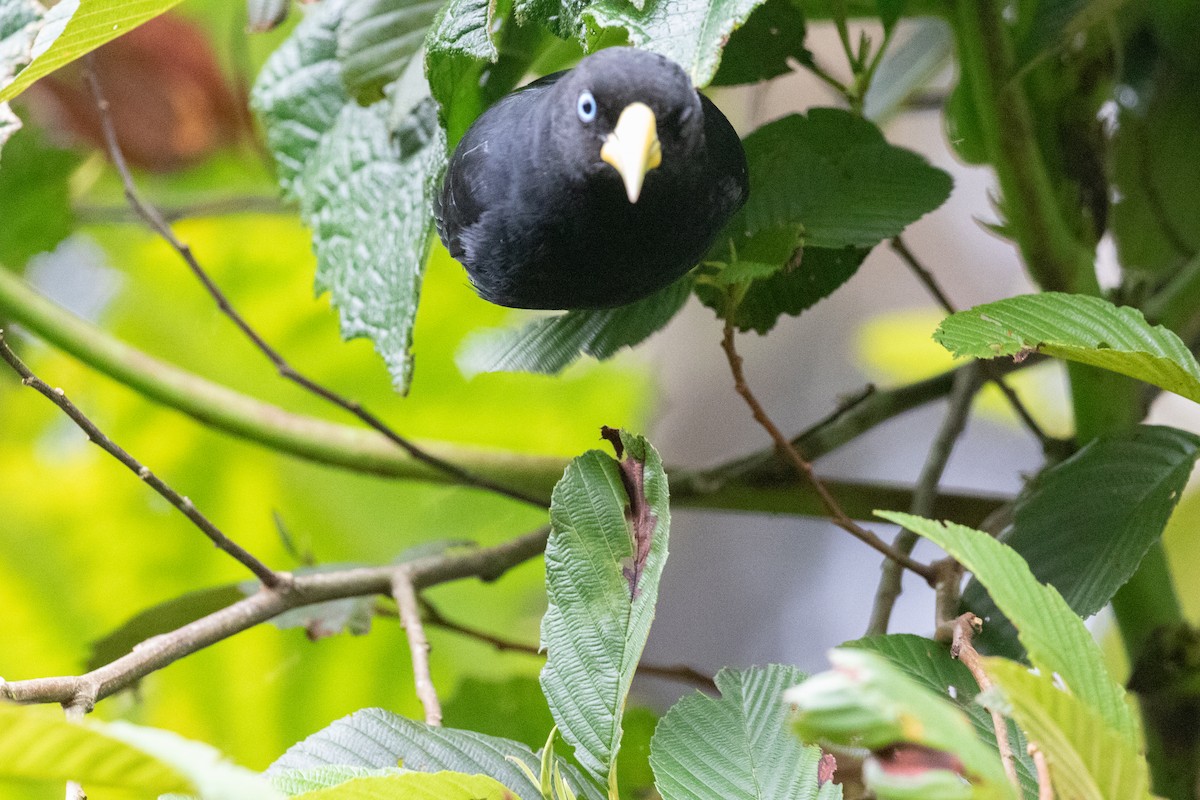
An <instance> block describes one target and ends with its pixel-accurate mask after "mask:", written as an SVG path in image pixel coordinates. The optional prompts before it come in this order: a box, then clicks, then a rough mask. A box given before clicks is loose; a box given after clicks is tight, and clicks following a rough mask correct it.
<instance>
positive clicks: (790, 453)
mask: <svg viewBox="0 0 1200 800" xmlns="http://www.w3.org/2000/svg"><path fill="white" fill-rule="evenodd" d="M721 348H722V349H723V350H724V351H725V357H726V360H727V361H728V362H729V370H730V372H731V373H733V387H734V389H735V390H736V391H737V393H738V394H740V395H741V396H742V399H743V400H745V401H746V405H747V406H749V407H750V413H751V414H752V415H753V416H754V419H755V421H756V422H758V424H759V425H761V426H762V428H763V429H764V430H765V431H766V432H767V435H769V436H770V437H771V440H772V441H774V442H775V446H776V447H777V448H778V449H779V453H780V455H782V456H783V457H784V458H786V459H787V460H788V461H789V462H791V464H792V466H793V467H795V469H796V472H797V473H798V474H799V475H800V477H801V479H802V480H803V479H807V480H808V482H809V483H810V484H811V485H812V487H813V489H814V490H816V492H817V496H818V497H820V499H821V504H822V505H823V506H824V507H825V510H826V511H827V512H828V513H829V516H830V521H831V522H833V524H835V525H837V526H838V527H839V528H841V529H842V530H844V531H846V532H847V533H849V534H850V535H851V536H853V537H855V538H856V539H858V540H859V541H861V542H863V543H864V544H866V545H867V546H869V547H872V548H874V549H875V550H877V551H879V552H880V553H882V554H883V555H885V556H887V557H888V558H890V559H892V560H893V561H896V562H898V563H899V564H901V565H902V566H904V567H905V568H906V569H909V570H912V571H913V572H915V573H917V574H918V575H920V576H921V577H923V578H925V580H926V581H928V582H929V583H930V585H932V584H933V579H934V577H935V573H934V571H933V570H932V569H931V568H930V567H929V566H928V565H927V564H921V563H919V562H917V561H914V560H913V559H912V558H910V557H909V556H908V555H906V554H905V553H901V552H899V551H897V550H896V549H895V548H893V547H892V546H891V545H889V544H888V543H887V542H885V541H883V540H882V539H880V538H879V537H878V536H876V535H875V534H874V533H872V532H871V531H869V530H867V529H866V528H864V527H862V526H861V525H859V524H858V523H857V522H855V521H854V520H853V519H851V518H850V517H849V516H848V515H847V514H846V512H845V510H844V509H843V508H842V506H841V505H840V504H839V503H838V501H837V499H836V498H834V496H833V495H832V494H831V493H830V491H829V488H828V487H827V486H826V485H825V484H824V483H823V482H822V481H821V479H820V478H819V477H818V476H817V473H816V471H814V470H813V467H812V464H810V463H809V462H808V461H807V460H805V458H804V456H803V455H801V453H800V451H799V450H798V449H796V446H795V445H794V444H792V443H791V442H790V441H788V439H787V437H786V436H784V435H783V433H782V432H781V431H780V430H779V428H778V427H777V426H776V425H775V423H774V422H773V421H772V420H771V418H770V417H769V416H768V415H767V412H766V410H765V409H764V408H763V407H762V404H761V403H759V402H758V398H757V397H755V396H754V392H752V391H751V389H750V386H749V384H747V383H746V375H745V372H744V371H743V369H742V357H741V356H740V355H738V352H737V346H736V343H735V342H734V330H733V324H732V323H731V322H729V321H728V320H726V321H725V335H724V336H723V337H722V339H721Z"/></svg>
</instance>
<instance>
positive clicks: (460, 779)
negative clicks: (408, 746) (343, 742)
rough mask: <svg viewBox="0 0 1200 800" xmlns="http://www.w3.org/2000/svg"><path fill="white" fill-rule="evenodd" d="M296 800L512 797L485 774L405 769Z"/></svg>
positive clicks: (479, 799) (509, 799) (482, 799)
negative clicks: (397, 772)
mask: <svg viewBox="0 0 1200 800" xmlns="http://www.w3.org/2000/svg"><path fill="white" fill-rule="evenodd" d="M295 797H296V798H297V800H395V798H400V797H402V798H404V800H516V798H515V797H514V796H513V794H512V792H510V791H509V790H508V789H507V788H505V787H504V786H503V785H502V784H500V783H499V782H497V781H496V780H494V779H493V778H489V777H488V776H486V775H463V774H461V773H457V772H434V773H422V772H406V773H403V774H400V775H375V776H370V777H364V778H354V779H353V780H350V781H347V782H346V783H342V784H338V785H337V786H333V787H330V788H328V789H317V790H316V791H311V792H305V793H304V794H299V795H295Z"/></svg>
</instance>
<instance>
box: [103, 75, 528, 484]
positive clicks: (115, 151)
mask: <svg viewBox="0 0 1200 800" xmlns="http://www.w3.org/2000/svg"><path fill="white" fill-rule="evenodd" d="M83 74H84V77H85V78H86V79H87V83H88V86H89V88H90V89H91V93H92V97H93V98H94V99H95V102H96V108H97V109H98V111H99V114H100V125H101V129H102V130H103V132H104V141H105V143H106V145H107V148H108V154H109V157H110V158H111V159H112V162H113V166H114V167H116V169H117V172H118V173H119V174H120V176H121V182H122V184H123V185H124V187H125V199H126V200H128V201H129V205H130V206H131V207H132V208H133V210H134V211H135V212H136V213H137V215H138V216H139V217H141V218H142V219H143V220H144V221H145V223H146V224H147V225H148V226H149V227H150V229H151V230H153V231H154V232H155V233H157V234H158V235H159V236H160V237H162V239H163V240H165V241H166V242H167V243H168V244H169V245H171V247H172V248H173V249H174V250H175V251H176V253H178V254H179V257H180V258H181V259H183V261H184V263H186V264H187V266H188V268H189V269H190V270H191V271H192V273H193V274H194V275H195V276H196V278H197V279H198V280H199V281H200V283H201V284H203V286H204V288H205V289H206V290H207V291H208V293H209V295H210V296H211V297H212V298H213V300H214V301H215V302H216V304H217V308H219V309H220V311H221V313H223V314H224V315H225V316H226V317H228V318H229V319H230V320H231V321H232V322H233V324H234V325H236V326H237V328H238V329H239V330H240V331H241V332H242V333H243V334H244V335H245V336H246V338H247V339H249V340H250V341H251V342H252V343H253V344H254V346H255V347H256V348H258V350H259V352H261V353H262V354H263V355H264V356H266V357H267V359H268V360H269V361H270V362H271V364H272V365H274V367H275V369H276V371H277V372H278V373H279V374H280V375H281V376H282V377H284V378H286V379H287V380H290V381H292V382H293V383H296V384H298V385H300V386H302V387H304V388H305V389H307V390H308V391H309V392H311V393H313V394H315V395H317V396H318V397H321V398H323V399H324V400H326V401H328V402H330V403H333V404H334V405H336V406H338V407H340V408H342V409H344V410H346V411H348V412H350V413H351V414H353V415H354V416H356V417H358V418H359V419H360V420H362V421H363V422H364V423H366V424H367V425H369V426H370V427H372V428H374V429H375V430H376V431H378V432H379V433H381V434H383V435H384V436H386V437H387V438H388V439H389V440H391V442H392V443H393V444H395V445H397V446H398V447H400V448H402V449H404V450H405V451H406V452H407V453H408V454H409V455H411V456H412V457H413V458H415V459H416V460H418V461H421V462H423V463H425V464H428V465H429V466H431V467H433V468H435V469H437V470H440V471H441V472H444V473H446V474H448V475H450V476H452V477H453V478H455V480H457V481H458V482H459V483H462V484H465V485H467V486H474V487H476V488H479V489H486V490H488V491H491V492H495V493H496V494H499V495H503V496H504V497H508V498H511V499H513V500H520V501H521V502H523V503H528V504H529V505H532V506H536V507H538V508H545V507H547V506H548V505H549V501H548V500H546V499H545V498H541V497H534V496H533V495H530V494H526V493H525V492H522V491H520V490H518V489H513V488H511V487H508V486H504V485H503V484H500V483H497V482H495V481H492V480H489V479H487V478H483V477H480V476H478V475H475V474H473V473H471V472H468V471H467V470H465V469H463V468H461V467H459V466H457V465H455V464H451V463H450V462H448V461H444V460H442V459H440V458H438V457H437V456H435V455H433V454H432V453H429V452H427V451H425V450H424V449H422V448H421V447H418V446H417V445H416V444H414V443H413V442H411V441H409V440H408V439H407V438H405V437H403V436H401V435H400V434H399V433H397V432H396V431H395V430H393V429H392V428H391V427H390V426H388V425H387V424H386V423H384V422H383V420H381V419H379V418H378V417H376V416H375V415H374V414H373V413H371V412H370V411H368V410H367V409H366V408H364V407H363V405H362V404H361V403H359V402H358V401H357V400H351V399H349V398H346V397H343V396H342V395H340V394H338V393H337V392H334V391H333V390H332V389H329V388H327V387H325V386H323V385H321V384H319V383H317V382H316V381H314V380H312V379H311V378H309V377H307V376H305V375H303V374H301V373H300V372H297V371H296V369H295V368H293V367H292V366H291V364H289V363H288V362H287V361H286V360H285V359H284V358H283V356H281V355H280V354H279V353H278V351H276V350H275V348H273V347H271V345H269V344H267V342H266V340H264V339H263V338H262V337H261V336H259V334H258V332H257V331H255V330H254V329H253V328H252V327H250V324H249V323H248V322H246V320H245V318H244V317H242V315H241V314H240V313H238V311H237V310H236V309H235V308H234V307H233V305H232V304H231V303H230V302H229V299H228V298H227V297H226V296H225V294H224V293H223V292H222V291H221V290H220V288H218V287H217V285H216V283H214V282H213V280H212V278H210V277H209V275H208V273H207V272H205V270H204V268H203V267H201V266H200V262H199V261H197V260H196V257H195V255H194V254H193V253H192V250H191V248H190V247H189V246H188V245H187V244H185V243H184V242H182V241H180V240H179V238H178V237H177V236H176V235H175V232H174V231H173V230H171V226H170V225H168V224H167V222H166V220H164V219H163V216H162V214H161V213H160V212H159V211H158V209H156V208H155V207H154V206H152V205H150V204H149V203H147V202H146V201H144V200H143V199H142V197H141V194H140V193H139V192H138V189H137V185H136V184H135V183H134V181H133V173H132V172H130V170H129V165H128V163H127V162H126V161H125V155H124V153H123V152H122V151H121V146H120V144H119V142H118V141H117V132H116V128H115V126H114V125H113V121H112V115H111V114H110V113H109V106H108V101H107V100H106V99H105V97H104V93H103V91H101V88H100V82H99V80H98V79H97V77H96V72H95V70H94V69H93V63H92V58H91V56H90V55H89V56H85V57H84V59H83Z"/></svg>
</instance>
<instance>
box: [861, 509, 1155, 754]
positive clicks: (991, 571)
mask: <svg viewBox="0 0 1200 800" xmlns="http://www.w3.org/2000/svg"><path fill="white" fill-rule="evenodd" d="M876 513H877V514H878V516H880V517H882V518H883V519H886V520H888V521H890V522H894V523H896V524H897V525H902V526H904V527H905V528H908V529H909V530H910V531H912V532H914V533H917V534H920V535H921V536H924V537H925V538H927V539H929V540H930V541H932V542H933V543H934V544H936V545H937V546H938V547H940V548H942V549H943V550H945V551H946V552H947V553H949V554H950V555H951V556H953V557H954V558H955V559H957V560H958V562H959V563H961V564H962V565H963V566H964V567H966V568H967V569H968V570H970V571H971V572H973V573H974V574H975V577H976V579H978V580H979V582H980V583H982V584H983V585H984V586H985V587H986V588H987V590H988V592H990V593H991V596H992V600H993V601H995V603H996V606H997V607H998V608H999V609H1000V610H1001V611H1003V612H1004V613H1005V614H1006V615H1007V616H1008V618H1009V619H1010V620H1012V621H1013V623H1014V624H1015V625H1016V626H1017V631H1018V633H1019V635H1020V637H1021V643H1022V644H1023V645H1025V649H1026V651H1027V652H1028V653H1029V660H1030V661H1031V662H1032V663H1033V665H1034V666H1035V667H1037V668H1039V669H1040V670H1042V671H1043V672H1044V673H1046V674H1048V675H1052V674H1058V675H1059V676H1060V677H1061V678H1062V680H1063V682H1064V683H1065V684H1066V686H1067V687H1068V688H1069V689H1070V691H1071V692H1073V693H1074V694H1075V695H1076V696H1077V697H1079V699H1080V700H1082V701H1083V702H1084V703H1086V704H1087V705H1089V706H1091V707H1092V708H1094V709H1096V711H1097V712H1098V713H1099V715H1100V716H1101V718H1102V719H1103V720H1104V722H1105V723H1106V724H1107V725H1108V726H1109V727H1111V728H1112V729H1113V730H1115V731H1116V732H1117V733H1118V734H1120V735H1121V736H1122V737H1124V738H1125V740H1126V741H1128V742H1130V743H1132V744H1136V743H1137V740H1138V729H1137V723H1136V721H1135V720H1134V717H1133V715H1132V713H1131V711H1130V707H1129V702H1128V699H1127V697H1126V695H1125V690H1124V689H1122V688H1121V686H1120V685H1119V684H1117V683H1116V682H1114V681H1113V679H1112V676H1111V675H1109V672H1108V668H1107V667H1106V666H1105V664H1104V657H1103V655H1102V654H1101V652H1100V647H1099V646H1098V645H1097V644H1096V641H1095V640H1094V639H1093V638H1092V636H1091V634H1090V633H1088V630H1087V628H1086V627H1084V625H1083V621H1082V620H1080V619H1079V617H1077V616H1076V615H1075V613H1074V612H1073V611H1071V608H1070V606H1068V605H1067V603H1066V601H1065V600H1063V598H1062V595H1060V594H1059V593H1058V591H1057V590H1056V589H1055V588H1054V587H1053V586H1046V585H1044V584H1041V583H1038V581H1037V579H1036V578H1034V577H1033V573H1031V572H1030V571H1029V565H1028V564H1026V563H1025V561H1024V560H1022V558H1021V556H1020V555H1018V554H1017V553H1016V552H1015V551H1014V550H1013V549H1012V548H1011V547H1008V546H1007V545H1005V544H1002V543H1000V542H998V541H996V540H995V539H993V538H992V537H991V536H989V535H988V534H986V533H983V532H982V531H977V530H974V529H972V528H968V527H965V526H963V525H956V524H954V523H952V522H949V523H940V522H934V521H932V520H928V519H923V518H921V517H916V516H913V515H911V514H902V513H899V512H896V511H880V512H876Z"/></svg>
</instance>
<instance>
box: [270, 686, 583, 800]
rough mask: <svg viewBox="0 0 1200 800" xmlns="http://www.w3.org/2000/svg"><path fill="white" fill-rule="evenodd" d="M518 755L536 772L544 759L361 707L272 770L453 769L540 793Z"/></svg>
mask: <svg viewBox="0 0 1200 800" xmlns="http://www.w3.org/2000/svg"><path fill="white" fill-rule="evenodd" d="M514 758H515V759H517V760H519V761H520V762H521V763H523V764H525V765H526V766H528V767H529V768H530V769H532V770H534V773H535V774H536V772H537V769H538V767H539V760H538V757H537V755H536V754H534V752H533V751H532V750H530V749H529V747H528V746H526V745H524V744H521V743H520V742H514V741H511V740H509V739H502V738H500V737H497V736H486V735H484V734H481V733H475V732H474V731H463V730H455V729H454V728H437V727H432V726H429V725H426V724H425V723H423V722H417V721H415V720H411V719H407V718H405V717H401V716H398V715H396V714H393V713H391V712H390V711H384V710H383V709H379V708H367V709H363V710H362V711H356V712H355V713H353V714H351V715H350V716H348V717H343V718H342V719H340V720H338V721H336V722H334V723H333V724H332V725H330V726H329V727H327V728H325V729H324V730H321V731H318V732H317V733H314V734H313V735H312V736H309V737H308V738H307V739H305V740H304V741H302V742H299V743H297V744H295V745H293V746H292V747H290V748H288V751H287V752H286V753H284V754H283V755H282V756H280V757H279V758H278V759H277V760H276V761H275V763H273V764H272V765H271V766H270V768H269V769H268V770H267V774H268V775H269V776H271V777H272V779H274V777H275V776H276V775H280V776H286V775H287V774H288V773H289V772H290V771H292V770H312V769H315V768H320V767H328V766H341V767H364V768H371V769H380V768H394V767H396V766H399V765H403V767H404V768H405V769H410V770H415V771H417V772H441V771H443V770H450V771H453V772H462V773H467V774H480V775H490V776H491V777H493V778H495V779H496V780H498V781H499V782H500V783H502V784H503V785H504V786H507V787H508V788H509V789H510V790H512V791H513V792H515V793H516V794H517V796H518V797H520V798H524V800H534V798H537V797H538V796H539V792H538V789H537V787H536V786H535V785H534V784H532V783H530V781H529V780H528V778H526V777H525V774H524V773H523V772H522V771H521V769H520V768H519V767H518V766H517V765H516V764H514V763H513V762H512V760H511V759H514ZM568 772H569V773H570V774H569V775H568V778H569V780H570V781H571V782H572V784H573V785H572V789H574V790H575V791H576V792H577V793H578V794H579V795H580V796H581V797H588V798H590V800H598V799H599V798H600V797H601V795H600V794H599V793H598V792H597V790H596V788H595V787H594V786H592V785H591V784H590V782H588V781H585V780H583V779H581V778H580V776H579V775H578V774H576V773H574V771H573V770H568Z"/></svg>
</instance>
